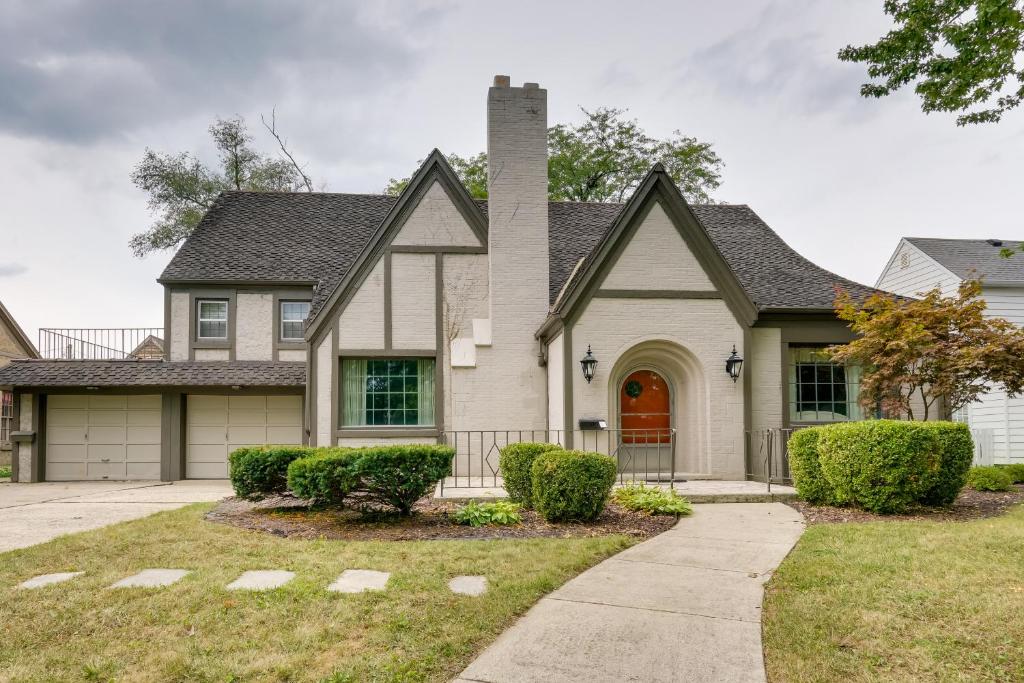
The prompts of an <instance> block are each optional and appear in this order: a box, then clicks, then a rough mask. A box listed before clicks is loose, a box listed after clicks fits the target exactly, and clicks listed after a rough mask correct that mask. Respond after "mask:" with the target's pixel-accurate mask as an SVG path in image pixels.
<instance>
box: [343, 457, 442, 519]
mask: <svg viewBox="0 0 1024 683" xmlns="http://www.w3.org/2000/svg"><path fill="white" fill-rule="evenodd" d="M454 455H455V449H453V448H450V447H448V446H434V445H422V444H408V445H400V446H371V447H369V448H363V449H360V450H359V455H358V457H357V459H356V465H355V472H356V474H357V475H358V477H359V485H358V490H359V491H361V492H363V493H364V494H365V497H366V498H367V499H368V500H371V501H375V502H378V503H382V504H384V505H389V506H391V507H393V508H395V509H397V510H398V511H399V512H400V513H402V514H403V515H408V514H410V513H411V512H412V506H413V504H414V503H415V502H416V501H417V500H419V499H420V498H422V497H423V496H424V495H426V493H427V492H428V491H430V489H431V488H433V487H434V485H436V484H437V482H439V481H441V479H443V478H444V477H446V476H448V473H449V472H451V468H452V457H453V456H454Z"/></svg>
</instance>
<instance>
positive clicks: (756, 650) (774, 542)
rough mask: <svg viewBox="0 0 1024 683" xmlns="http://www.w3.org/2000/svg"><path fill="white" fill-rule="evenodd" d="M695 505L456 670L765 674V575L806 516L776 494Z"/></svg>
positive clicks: (483, 680) (471, 678)
mask: <svg viewBox="0 0 1024 683" xmlns="http://www.w3.org/2000/svg"><path fill="white" fill-rule="evenodd" d="M694 510H695V511H694V514H693V516H691V517H684V518H682V519H681V520H680V522H679V524H677V525H676V526H675V527H674V528H673V529H672V530H670V531H667V532H665V533H663V534H661V535H659V536H656V537H654V538H652V539H651V540H649V541H646V542H644V543H641V544H639V545H636V546H634V547H632V548H630V549H629V550H626V551H625V552H622V553H620V554H618V555H616V556H615V557H612V558H610V559H608V560H605V561H604V562H602V563H600V564H598V565H597V566H595V567H593V568H591V569H589V570H588V571H586V572H584V573H582V574H580V575H579V576H577V577H576V578H575V579H573V580H571V581H569V582H568V583H566V584H565V585H564V586H562V587H561V588H559V589H558V590H556V591H555V592H554V593H552V594H551V595H549V596H547V597H545V598H543V599H542V600H541V601H540V602H539V603H537V604H536V605H535V606H534V607H533V608H532V609H531V610H530V611H529V612H527V613H526V615H525V616H524V617H523V618H522V619H520V620H519V621H518V622H516V624H515V625H513V626H512V628H510V629H509V630H508V631H506V632H505V633H504V634H502V635H501V636H500V637H499V638H498V640H497V641H495V643H494V644H493V645H491V646H490V647H489V648H487V649H486V650H485V651H484V652H483V654H481V655H480V656H479V657H478V658H477V659H476V660H475V661H474V662H473V663H472V664H470V665H469V667H468V668H467V669H466V670H465V671H464V672H463V673H462V675H461V677H460V678H458V679H456V680H457V682H459V683H470V682H472V683H504V682H506V681H508V682H512V681H516V682H520V681H522V682H528V681H538V682H540V681H585V682H586V683H599V682H602V681H609V682H611V681H654V682H660V681H665V682H668V681H691V682H692V681H736V682H739V681H751V682H753V681H757V682H763V681H765V672H764V659H763V655H762V650H761V600H762V597H763V587H764V583H765V582H766V581H767V580H768V578H769V577H770V574H771V572H772V571H773V570H774V569H775V568H776V567H777V566H778V565H779V563H780V562H781V561H782V560H783V558H785V557H786V554H787V553H789V551H790V549H791V548H792V547H793V545H794V544H795V543H796V541H797V539H798V538H799V537H800V534H801V533H803V529H804V525H803V518H802V517H801V515H800V513H798V512H796V511H795V510H793V509H792V508H790V507H788V506H786V505H783V504H781V503H735V504H730V505H696V506H694Z"/></svg>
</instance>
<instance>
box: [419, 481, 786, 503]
mask: <svg viewBox="0 0 1024 683" xmlns="http://www.w3.org/2000/svg"><path fill="white" fill-rule="evenodd" d="M647 485H648V486H661V487H662V488H666V489H667V488H669V484H668V483H665V482H663V483H661V484H659V483H658V482H657V481H652V482H647ZM616 486H619V484H616ZM672 488H674V489H675V491H676V492H678V493H679V495H681V496H683V497H684V498H686V499H687V500H689V501H690V502H691V503H780V502H785V501H787V500H796V497H797V496H796V489H794V488H793V487H792V486H783V485H781V484H772V486H771V490H769V489H768V486H767V485H766V484H764V483H763V482H758V481H729V480H723V479H707V478H705V479H690V480H688V481H677V482H675V485H674V486H673V487H672ZM434 497H435V498H439V499H444V500H451V501H458V502H465V501H469V500H497V499H501V498H507V497H508V494H507V493H506V492H505V489H504V488H503V486H502V481H501V478H500V477H498V478H497V479H496V480H495V478H494V477H483V478H480V477H458V479H457V480H456V478H455V477H448V478H447V479H446V480H445V481H443V482H441V483H439V484H438V485H437V489H436V490H435V491H434Z"/></svg>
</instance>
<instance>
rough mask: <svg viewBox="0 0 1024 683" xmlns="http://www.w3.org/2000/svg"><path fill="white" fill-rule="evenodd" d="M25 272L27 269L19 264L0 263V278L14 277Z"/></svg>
mask: <svg viewBox="0 0 1024 683" xmlns="http://www.w3.org/2000/svg"><path fill="white" fill-rule="evenodd" d="M27 272H28V268H27V267H26V266H23V265H21V264H20V263H0V277H14V276H15V275H21V274H22V273H27Z"/></svg>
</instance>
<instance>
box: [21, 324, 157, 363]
mask: <svg viewBox="0 0 1024 683" xmlns="http://www.w3.org/2000/svg"><path fill="white" fill-rule="evenodd" d="M163 334H164V328H162V327H108V328H97V327H93V328H83V327H44V328H41V329H40V330H39V354H40V355H41V356H42V357H43V358H52V359H65V360H72V359H75V360H126V359H134V358H142V359H147V360H153V359H160V358H163V355H164V340H163Z"/></svg>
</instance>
